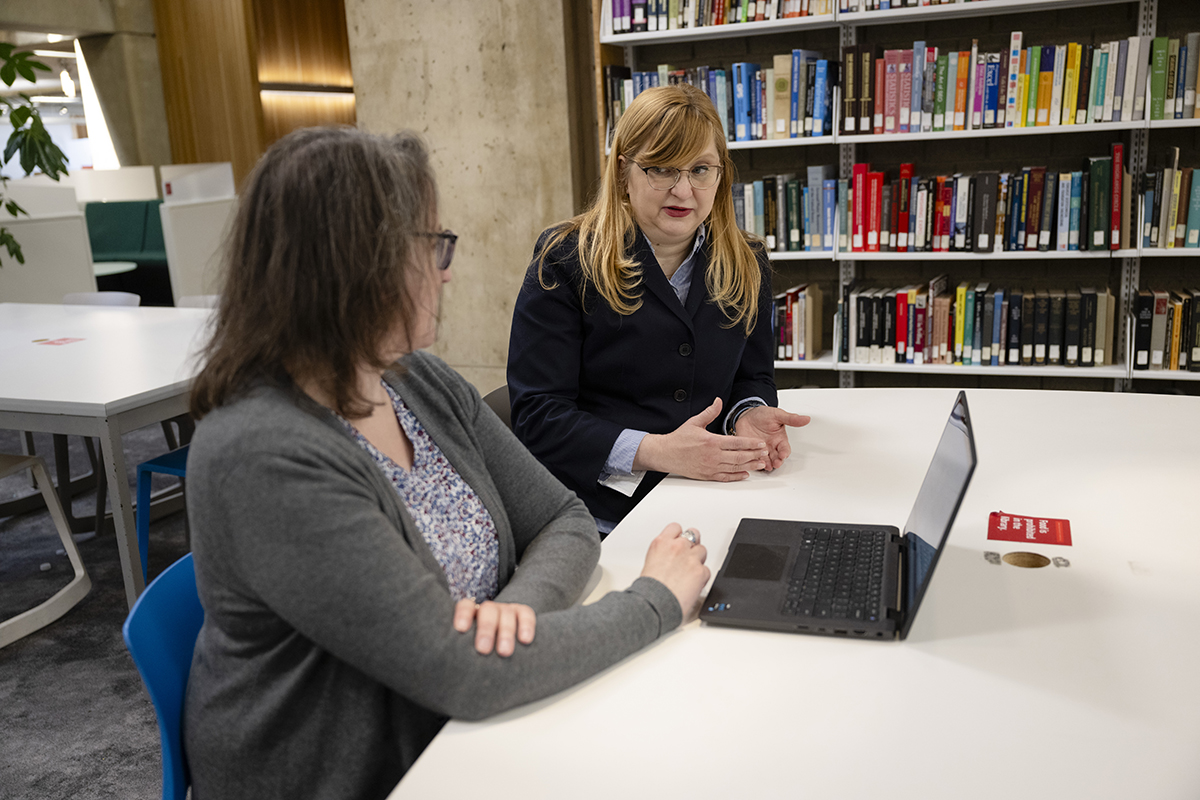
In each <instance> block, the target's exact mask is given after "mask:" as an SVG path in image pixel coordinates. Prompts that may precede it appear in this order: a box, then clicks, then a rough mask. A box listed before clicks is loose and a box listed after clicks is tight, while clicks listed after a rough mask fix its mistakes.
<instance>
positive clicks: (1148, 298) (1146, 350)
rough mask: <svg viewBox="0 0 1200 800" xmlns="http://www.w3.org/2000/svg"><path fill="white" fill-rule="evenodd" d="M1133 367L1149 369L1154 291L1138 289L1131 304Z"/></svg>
mask: <svg viewBox="0 0 1200 800" xmlns="http://www.w3.org/2000/svg"><path fill="white" fill-rule="evenodd" d="M1133 315H1134V324H1133V368H1134V369H1137V370H1146V369H1150V332H1151V328H1152V327H1153V322H1154V292H1152V291H1150V290H1149V289H1139V290H1138V293H1137V297H1136V298H1135V300H1134V304H1133Z"/></svg>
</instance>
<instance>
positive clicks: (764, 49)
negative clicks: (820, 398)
mask: <svg viewBox="0 0 1200 800" xmlns="http://www.w3.org/2000/svg"><path fill="white" fill-rule="evenodd" d="M609 3H610V0H593V12H594V20H595V22H596V31H597V36H596V52H597V58H596V68H597V76H598V77H597V81H598V86H599V87H600V96H599V97H598V110H599V112H600V113H599V130H600V140H601V141H602V142H603V141H605V139H606V133H607V131H606V115H605V105H604V96H603V88H604V87H603V79H602V78H601V77H600V73H601V71H602V69H603V67H604V66H605V65H606V64H618V65H624V66H627V67H629V68H630V69H632V70H652V69H654V67H655V65H656V64H659V63H670V64H672V66H673V67H677V68H681V69H686V68H689V67H695V66H708V65H712V66H717V65H719V66H721V67H722V68H725V69H728V68H730V65H731V64H732V63H733V62H736V61H757V62H761V63H762V64H763V67H764V70H765V68H766V67H767V66H768V65H769V64H770V63H771V56H772V54H778V53H784V52H788V51H790V50H791V49H792V48H804V49H806V50H815V51H819V52H822V53H824V54H825V55H826V56H827V57H829V58H830V59H833V58H835V57H840V55H841V53H842V51H843V50H844V49H845V48H847V47H852V46H854V45H856V44H870V45H876V46H878V47H880V49H881V50H883V49H893V48H901V49H903V48H905V47H911V46H912V43H913V42H914V41H918V40H919V41H924V42H926V43H927V44H928V45H929V46H937V47H939V48H942V50H943V52H944V51H946V50H964V49H966V50H969V49H970V44H971V40H972V39H978V40H979V49H980V51H981V52H982V51H984V50H985V49H986V50H988V51H993V52H994V51H997V50H1000V51H1003V50H1005V49H1006V47H1007V45H1008V39H1009V32H1010V31H1013V30H1022V31H1024V32H1025V41H1026V42H1027V43H1029V44H1033V45H1049V44H1061V43H1063V42H1067V41H1071V42H1082V43H1094V44H1095V45H1096V46H1097V47H1098V46H1099V45H1100V43H1102V42H1107V41H1113V40H1117V39H1122V38H1127V37H1129V36H1135V35H1136V36H1152V37H1153V36H1171V37H1181V36H1183V35H1185V34H1186V33H1188V32H1191V31H1197V30H1200V19H1197V17H1200V3H1195V2H1192V0H980V1H979V2H969V3H953V4H947V5H937V6H924V7H915V8H898V9H892V10H887V11H862V12H841V11H838V10H837V8H836V6H837V2H836V0H835V2H834V5H835V9H834V13H832V14H827V15H821V16H818V17H807V18H799V19H790V20H775V21H771V22H756V23H744V24H733V25H721V26H713V27H700V28H693V29H683V30H669V31H665V32H657V33H635V34H619V35H613V34H612V33H611V20H610V19H606V6H608V5H609ZM1088 9H1091V10H1092V11H1091V12H1088V11H1087V10H1088ZM1081 10H1083V13H1081ZM605 26H607V27H605ZM783 33H786V34H788V35H787V36H783V35H781V34H783ZM839 60H840V58H839ZM1001 80H1003V76H1001ZM834 108H835V112H836V115H837V116H840V112H841V111H842V108H843V104H842V102H841V99H840V97H837V96H835V98H834ZM1150 116H1151V115H1150V113H1149V99H1148V98H1147V112H1146V113H1145V114H1144V119H1141V120H1126V121H1119V122H1093V123H1088V124H1083V125H1049V126H1037V127H1018V128H1004V127H1000V128H985V129H975V130H965V131H963V130H960V131H945V132H933V131H925V132H915V133H896V134H852V135H846V134H843V133H841V132H840V125H839V124H837V122H836V117H835V124H834V126H833V133H832V135H827V136H822V137H800V138H787V139H767V140H755V141H745V142H730V143H729V149H730V151H731V156H732V157H733V159H734V162H735V165H736V166H737V168H738V172H739V174H740V176H741V178H740V179H741V180H746V181H750V180H754V179H755V178H756V177H761V176H768V175H772V174H782V173H797V174H798V175H799V176H800V177H801V178H803V173H804V169H805V166H806V165H807V166H815V165H821V164H833V165H834V166H835V172H836V176H837V177H838V178H839V179H843V180H845V179H850V178H851V170H852V166H853V164H854V163H856V162H870V163H872V164H874V165H876V166H875V167H874V168H875V169H877V170H884V171H886V173H887V175H888V176H889V178H892V177H894V176H895V174H896V172H897V169H898V167H899V164H900V163H902V162H909V163H911V162H915V163H916V165H917V168H919V169H921V170H923V171H924V174H927V175H932V174H942V173H953V172H960V171H961V172H963V173H973V172H975V171H980V170H1000V171H1011V170H1014V169H1017V170H1019V169H1020V167H1022V166H1025V165H1030V164H1035V163H1036V164H1042V163H1047V162H1049V163H1048V166H1049V167H1050V169H1051V170H1057V171H1063V170H1065V169H1076V170H1077V169H1078V166H1074V167H1064V166H1063V165H1064V164H1067V163H1070V164H1078V163H1080V162H1083V161H1084V159H1085V158H1086V157H1089V156H1102V155H1105V150H1106V149H1107V148H1108V146H1109V145H1111V144H1112V143H1115V142H1120V143H1121V144H1122V145H1123V147H1124V152H1125V163H1126V165H1127V168H1128V169H1129V171H1130V173H1131V175H1132V176H1134V178H1133V195H1134V199H1135V201H1136V202H1135V203H1134V205H1133V217H1134V221H1137V222H1140V216H1139V212H1140V209H1139V205H1138V203H1139V202H1140V200H1141V193H1140V191H1139V188H1138V180H1139V178H1140V176H1141V174H1142V173H1143V172H1144V171H1145V170H1146V168H1147V165H1148V164H1153V163H1154V161H1155V157H1156V154H1157V152H1158V150H1161V149H1162V147H1165V146H1177V147H1180V148H1181V150H1182V151H1184V153H1185V160H1186V159H1188V158H1190V160H1186V163H1187V164H1188V165H1194V166H1196V167H1197V170H1198V172H1200V118H1198V119H1164V120H1151V119H1149V118H1150ZM814 148H815V149H814ZM602 157H603V155H602ZM1139 230H1140V225H1139ZM1134 238H1135V240H1136V244H1137V246H1136V247H1127V248H1125V249H1119V250H1104V251H1054V250H1052V251H1049V252H1046V251H1015V252H1014V251H1006V252H989V253H973V252H965V251H953V252H921V253H912V252H879V253H874V252H872V253H865V252H835V251H785V252H780V251H776V252H772V253H771V254H770V255H771V260H772V263H773V264H774V266H775V268H776V272H777V275H776V280H775V284H776V290H782V289H783V288H785V287H786V286H788V285H790V284H794V283H798V282H804V281H816V282H818V283H820V284H821V285H822V290H823V294H824V297H825V302H826V308H825V310H824V312H823V319H824V327H825V331H824V335H825V337H826V338H825V341H824V343H823V346H824V347H825V348H826V352H825V353H824V354H823V355H822V356H821V358H819V359H817V360H815V361H809V362H804V361H800V362H793V361H778V362H776V368H777V370H779V371H780V372H781V373H783V374H788V373H792V372H806V371H813V372H817V373H826V374H828V375H830V376H831V377H830V378H829V380H836V385H841V386H853V385H858V384H861V385H868V386H869V385H905V384H904V383H903V381H905V380H909V379H919V378H920V377H924V376H937V378H938V379H943V380H944V379H948V378H967V379H976V378H982V377H984V376H991V377H997V378H1003V379H1007V378H1011V377H1018V378H1021V379H1022V380H1020V381H1017V382H1016V383H1017V384H1018V385H1022V386H1029V385H1041V386H1046V387H1048V388H1059V387H1064V388H1067V387H1071V386H1075V385H1077V384H1078V380H1079V379H1098V380H1099V383H1094V384H1092V385H1089V386H1086V387H1080V388H1112V389H1114V390H1130V389H1132V388H1133V382H1134V380H1139V379H1146V380H1154V381H1171V380H1177V381H1180V382H1183V383H1187V384H1189V385H1191V386H1200V373H1189V372H1181V371H1172V370H1162V371H1157V370H1154V371H1149V372H1147V371H1143V370H1134V369H1132V365H1131V364H1130V363H1128V362H1127V361H1126V359H1125V355H1124V354H1125V353H1126V350H1127V346H1128V345H1129V342H1127V341H1126V337H1127V335H1128V331H1127V328H1126V326H1124V325H1118V326H1117V329H1116V330H1115V331H1114V332H1113V333H1114V336H1113V341H1112V345H1111V346H1112V351H1113V353H1114V355H1115V354H1121V356H1120V361H1119V363H1115V364H1112V365H1110V366H1101V367H1095V366H1093V367H1066V366H1050V365H1046V366H1017V365H1005V366H960V365H953V366H951V365H943V364H922V365H913V364H893V363H886V364H862V363H845V362H843V363H834V362H833V359H832V357H831V352H830V351H831V350H832V341H831V338H830V337H832V335H833V331H832V321H833V318H834V310H835V308H836V304H837V300H838V298H839V297H840V296H841V289H842V287H843V286H846V285H848V284H850V283H852V282H854V281H856V280H857V281H860V282H863V281H865V282H867V283H870V284H875V285H880V286H889V285H894V286H900V285H904V284H911V283H914V282H921V281H926V282H927V281H928V280H929V279H930V277H932V276H934V275H937V274H940V273H948V274H949V276H950V284H951V286H952V287H953V286H954V285H956V284H958V283H959V282H961V281H970V282H972V283H973V284H974V283H975V282H976V281H987V282H991V284H992V285H993V286H1005V285H1011V286H1013V287H1016V286H1020V285H1021V284H1022V283H1024V284H1026V285H1027V286H1028V287H1029V288H1065V287H1067V286H1079V285H1096V286H1101V287H1104V286H1107V287H1109V288H1110V289H1111V291H1112V293H1113V296H1114V298H1115V300H1116V303H1117V309H1116V319H1118V320H1120V319H1123V318H1124V317H1125V315H1126V314H1127V313H1128V311H1129V309H1130V308H1131V307H1132V306H1131V303H1132V300H1133V298H1134V297H1135V296H1136V294H1137V291H1138V289H1139V288H1140V287H1142V285H1143V284H1144V283H1146V284H1149V283H1153V282H1154V281H1158V282H1163V281H1166V282H1167V283H1168V284H1169V285H1170V286H1175V285H1176V284H1177V283H1179V281H1180V280H1182V281H1183V282H1185V283H1188V284H1189V285H1200V272H1198V271H1197V267H1200V262H1198V261H1195V260H1193V259H1196V258H1198V257H1200V248H1191V249H1189V248H1182V249H1181V248H1168V249H1157V248H1144V247H1143V246H1142V241H1141V239H1142V237H1141V236H1140V235H1138V236H1135V237H1134ZM1056 281H1057V283H1056ZM1009 282H1011V283H1009ZM880 373H892V377H889V378H888V382H887V383H883V384H880V383H877V382H875V381H876V380H877V379H876V378H875V377H873V376H878V375H879V374H880ZM884 377H886V376H884ZM1029 379H1053V380H1051V381H1038V380H1035V382H1034V383H1033V384H1030V383H1029ZM896 381H901V383H899V384H897V383H896ZM918 382H920V381H919V380H918ZM781 385H782V384H781ZM938 385H944V384H938ZM967 385H971V384H969V383H968V384H967ZM986 385H1004V384H1003V383H1001V384H994V383H993V384H986ZM1192 393H1195V392H1194V390H1193V392H1192Z"/></svg>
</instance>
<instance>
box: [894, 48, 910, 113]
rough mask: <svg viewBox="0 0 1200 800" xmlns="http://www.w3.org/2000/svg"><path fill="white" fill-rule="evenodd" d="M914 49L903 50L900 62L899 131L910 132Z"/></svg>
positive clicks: (898, 90)
mask: <svg viewBox="0 0 1200 800" xmlns="http://www.w3.org/2000/svg"><path fill="white" fill-rule="evenodd" d="M912 60H913V51H912V50H901V51H900V59H899V63H898V70H899V79H898V84H897V89H896V91H897V92H898V94H899V97H898V98H897V104H898V106H899V116H898V117H897V125H896V130H897V131H898V132H899V133H908V132H909V118H910V117H911V116H912V85H913V64H912Z"/></svg>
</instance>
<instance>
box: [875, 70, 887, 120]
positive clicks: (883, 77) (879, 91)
mask: <svg viewBox="0 0 1200 800" xmlns="http://www.w3.org/2000/svg"><path fill="white" fill-rule="evenodd" d="M886 84H887V68H886V62H885V61H884V60H883V59H882V58H877V59H875V124H874V125H873V126H872V127H873V129H874V132H875V134H876V135H878V134H881V133H883V109H884V99H883V96H884V87H885V86H886Z"/></svg>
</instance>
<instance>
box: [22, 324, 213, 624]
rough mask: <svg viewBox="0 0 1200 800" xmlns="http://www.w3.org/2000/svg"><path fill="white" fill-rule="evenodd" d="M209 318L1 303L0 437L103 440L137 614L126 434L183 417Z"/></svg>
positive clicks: (138, 579) (137, 568) (128, 589)
mask: <svg viewBox="0 0 1200 800" xmlns="http://www.w3.org/2000/svg"><path fill="white" fill-rule="evenodd" d="M209 314H210V310H209V309H194V308H117V307H107V306H59V305H40V304H26V303H0V375H2V376H3V379H2V380H0V428H10V429H15V430H24V431H43V432H46V433H66V434H79V435H83V436H97V437H99V438H100V440H101V445H102V448H103V450H104V467H105V469H106V470H107V477H108V491H109V500H110V502H111V505H112V512H113V522H114V525H115V527H116V531H117V546H118V550H119V551H120V556H121V572H122V574H123V576H124V580H125V597H126V599H127V600H128V602H129V604H130V606H131V607H132V605H133V602H134V601H135V600H136V599H137V596H138V595H139V594H141V591H142V589H143V588H144V582H143V580H142V568H141V557H140V555H139V553H138V545H137V532H136V529H135V528H134V522H133V507H132V502H131V498H130V491H129V480H128V477H127V475H126V470H125V455H124V451H123V450H122V449H121V434H123V433H127V432H128V431H131V430H135V429H137V428H140V427H142V426H144V425H150V424H152V423H155V422H161V421H162V420H165V419H170V418H171V417H175V416H178V415H179V414H183V413H185V412H186V411H187V407H188V389H189V387H190V385H191V379H192V376H193V374H194V372H195V368H196V363H195V359H194V358H193V354H194V353H195V352H196V351H197V350H198V348H199V346H201V345H202V344H203V341H202V340H203V336H204V332H205V328H206V323H207V321H208V318H209ZM69 339H77V340H78V341H70V342H68V341H65V340H69ZM54 342H60V343H57V344H55V343H54Z"/></svg>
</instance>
